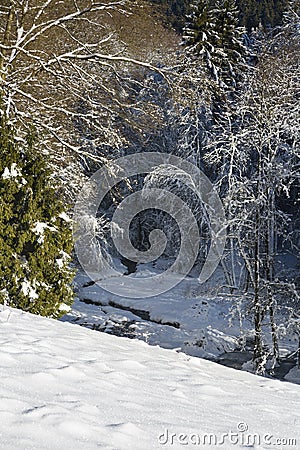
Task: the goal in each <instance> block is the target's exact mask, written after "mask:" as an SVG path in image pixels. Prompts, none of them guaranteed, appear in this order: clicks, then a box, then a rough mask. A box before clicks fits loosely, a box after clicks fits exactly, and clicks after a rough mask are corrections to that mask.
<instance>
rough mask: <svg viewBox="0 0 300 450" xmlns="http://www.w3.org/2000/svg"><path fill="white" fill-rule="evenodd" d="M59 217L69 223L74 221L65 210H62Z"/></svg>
mask: <svg viewBox="0 0 300 450" xmlns="http://www.w3.org/2000/svg"><path fill="white" fill-rule="evenodd" d="M58 217H59V218H60V219H62V220H64V221H65V222H67V223H69V222H72V219H71V218H70V217H69V216H68V214H66V213H65V212H61V213H60V214H59V216H58Z"/></svg>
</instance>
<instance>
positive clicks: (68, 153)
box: [0, 0, 159, 188]
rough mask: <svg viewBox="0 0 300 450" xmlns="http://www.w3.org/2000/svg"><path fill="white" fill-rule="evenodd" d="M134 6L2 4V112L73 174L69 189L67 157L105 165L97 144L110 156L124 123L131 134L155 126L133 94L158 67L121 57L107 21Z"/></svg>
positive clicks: (121, 0) (80, 1)
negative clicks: (31, 131) (36, 135)
mask: <svg viewBox="0 0 300 450" xmlns="http://www.w3.org/2000/svg"><path fill="white" fill-rule="evenodd" d="M139 7H140V4H134V5H132V3H131V2H128V1H127V0H116V1H113V0H111V1H110V0H105V1H103V2H98V1H96V0H66V1H64V2H61V1H59V0H4V1H2V2H1V5H0V95H1V98H2V103H3V105H4V108H5V111H6V114H7V116H8V117H9V118H10V119H11V120H12V121H14V122H15V125H16V126H18V127H19V129H20V130H22V128H26V127H27V125H28V123H29V122H30V123H34V125H35V126H36V127H37V129H38V130H39V132H40V134H41V135H42V137H43V143H44V146H45V148H46V149H48V151H49V152H50V153H51V155H52V158H54V164H55V165H56V168H58V167H60V170H61V176H62V178H64V174H65V173H66V167H67V168H68V172H69V173H70V172H72V173H73V178H74V180H75V181H74V186H73V187H74V188H75V184H76V183H77V181H78V180H77V179H76V177H75V174H76V173H78V175H80V169H78V164H77V162H74V159H72V155H73V156H74V154H75V155H76V158H77V161H78V160H81V163H82V164H83V165H85V167H86V169H87V170H93V167H92V166H91V161H95V163H97V164H99V162H100V163H101V161H102V162H103V161H104V160H105V157H104V156H103V154H102V155H101V154H99V148H100V147H102V148H104V149H106V151H107V152H111V154H112V155H113V154H114V152H116V151H118V149H119V148H121V147H122V146H123V145H124V144H125V143H126V140H127V136H126V130H125V131H124V129H125V128H126V126H128V123H130V126H131V127H133V128H134V129H135V130H136V132H137V133H142V132H143V126H144V124H145V123H147V120H148V122H151V121H152V123H157V116H156V117H155V115H156V112H157V111H156V108H155V107H153V106H152V105H151V101H147V102H145V100H144V98H142V96H141V94H140V93H141V92H142V91H143V89H144V88H145V86H144V79H145V74H147V73H149V71H152V72H153V71H156V72H159V69H156V68H155V67H154V65H152V64H151V61H148V62H146V61H144V62H143V61H140V60H137V59H135V58H134V57H133V56H132V55H130V54H129V53H128V52H127V53H126V51H125V50H126V49H125V45H123V43H122V42H121V41H120V39H119V37H118V36H116V35H115V34H114V26H113V24H114V20H116V21H117V19H118V18H119V17H122V16H125V17H130V14H132V12H133V8H136V9H138V8H139ZM147 104H148V106H147ZM125 111H126V112H125ZM128 111H130V114H129V115H128ZM146 116H147V119H146V118H145V117H146ZM151 117H152V118H151ZM148 125H149V124H148ZM123 131H124V132H123ZM127 134H128V133H127ZM66 161H68V163H66ZM70 165H71V170H70ZM69 173H68V175H67V178H68V180H69V178H70V175H69ZM69 181H70V180H69ZM69 181H67V183H69Z"/></svg>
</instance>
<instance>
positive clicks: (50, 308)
mask: <svg viewBox="0 0 300 450" xmlns="http://www.w3.org/2000/svg"><path fill="white" fill-rule="evenodd" d="M0 153H1V159H0V301H1V303H5V304H7V305H9V306H12V307H15V308H19V309H23V310H25V311H29V312H31V313H34V314H40V315H43V316H48V317H54V318H58V317H60V316H61V315H63V314H64V313H65V312H66V311H68V310H69V308H70V305H71V303H72V299H73V290H72V288H71V286H70V284H71V282H72V279H73V272H72V270H71V269H70V268H69V262H70V252H71V250H72V234H71V228H70V223H69V222H70V219H69V218H68V216H67V215H66V213H65V212H64V206H63V203H62V201H61V200H60V199H59V197H58V195H57V193H56V190H55V189H54V187H53V186H52V185H51V182H50V180H51V174H50V172H49V170H48V169H47V167H46V164H45V161H44V157H43V156H42V155H41V154H39V152H38V150H37V149H36V136H35V133H34V131H31V132H30V133H29V134H28V136H27V138H26V140H24V141H23V140H17V139H16V138H15V136H14V132H13V130H12V127H11V126H10V125H9V124H8V121H7V118H6V117H5V115H4V113H3V111H1V116H0Z"/></svg>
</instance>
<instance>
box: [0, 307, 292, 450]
mask: <svg viewBox="0 0 300 450" xmlns="http://www.w3.org/2000/svg"><path fill="white" fill-rule="evenodd" d="M0 349H1V350H0V351H1V357H0V377H1V385H0V395H1V408H0V421H1V448H3V449H5V450H15V449H17V448H18V449H26V450H33V449H42V450H47V449H49V450H55V449H62V448H63V449H67V450H68V449H70V450H71V449H72V450H73V449H80V450H85V449H86V450H92V449H96V448H103V449H107V450H108V449H110V450H123V449H124V450H125V449H130V450H135V449H136V450H140V449H145V450H147V449H148V450H150V449H153V450H157V449H160V448H161V449H164V448H170V449H171V448H172V449H181V448H212V449H215V448H223V449H225V450H229V449H231V448H237V449H241V448H245V447H251V448H254V449H257V450H258V449H283V448H286V449H288V448H289V449H291V448H297V445H298V446H299V442H300V435H299V430H300V426H299V425H300V387H299V386H298V385H295V384H291V383H284V382H280V381H277V380H270V379H268V378H262V377H257V376H255V375H252V374H249V373H246V372H242V371H236V370H234V369H229V368H225V367H223V366H220V365H217V364H215V363H212V362H209V361H205V360H202V359H199V358H194V357H189V356H187V355H186V354H183V353H178V352H176V351H175V350H166V349H162V348H159V347H154V346H149V345H147V344H146V343H145V342H141V341H136V340H129V339H126V338H118V337H116V336H111V335H108V334H105V333H99V332H97V331H92V330H88V329H85V328H83V327H79V326H77V325H73V324H70V323H65V322H60V321H55V320H51V319H46V318H41V317H38V316H33V315H30V314H28V313H24V312H21V311H18V310H14V309H9V308H4V307H1V310H0ZM230 433H231V434H230ZM205 434H206V436H205ZM205 439H206V441H205V442H206V443H205V444H204V440H205ZM208 439H211V440H212V441H211V444H212V445H209V444H208ZM291 439H293V441H290V442H289V444H290V445H287V443H288V440H291ZM295 440H296V441H295ZM216 442H217V444H216ZM222 442H223V444H222V445H221V443H222ZM279 442H281V444H279ZM186 444H187V445H186ZM198 444H199V445H198ZM219 444H220V445H219ZM298 448H299V447H298Z"/></svg>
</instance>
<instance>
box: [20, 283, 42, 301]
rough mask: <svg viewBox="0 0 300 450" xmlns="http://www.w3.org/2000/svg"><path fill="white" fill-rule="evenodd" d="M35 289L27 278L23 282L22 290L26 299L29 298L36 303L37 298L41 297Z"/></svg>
mask: <svg viewBox="0 0 300 450" xmlns="http://www.w3.org/2000/svg"><path fill="white" fill-rule="evenodd" d="M35 289H36V288H35V286H32V285H31V284H30V282H29V281H28V280H26V278H25V279H24V281H22V283H21V290H22V292H23V294H24V295H25V297H29V298H30V300H31V301H34V300H36V299H37V298H39V295H38V293H37V292H36V290H35Z"/></svg>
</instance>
